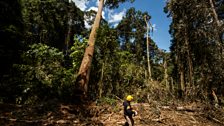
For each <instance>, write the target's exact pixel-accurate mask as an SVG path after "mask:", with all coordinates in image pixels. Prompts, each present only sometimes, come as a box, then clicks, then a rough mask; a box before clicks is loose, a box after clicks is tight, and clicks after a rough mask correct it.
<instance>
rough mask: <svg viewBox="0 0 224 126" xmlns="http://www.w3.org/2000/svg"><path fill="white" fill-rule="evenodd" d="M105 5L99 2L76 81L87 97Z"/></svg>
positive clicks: (100, 0) (102, 1) (101, 1)
mask: <svg viewBox="0 0 224 126" xmlns="http://www.w3.org/2000/svg"><path fill="white" fill-rule="evenodd" d="M103 5H104V0H99V5H98V11H97V14H96V18H95V21H94V24H93V26H92V29H91V33H90V36H89V40H88V47H87V48H86V50H85V53H84V57H83V59H82V63H81V66H80V68H79V73H78V77H77V79H76V86H78V88H79V89H80V90H81V91H82V93H83V94H84V95H85V96H86V95H87V91H88V83H89V75H90V69H91V63H92V59H93V53H94V47H95V41H96V35H97V29H98V28H99V26H100V21H101V15H102V11H103ZM76 88H77V87H76Z"/></svg>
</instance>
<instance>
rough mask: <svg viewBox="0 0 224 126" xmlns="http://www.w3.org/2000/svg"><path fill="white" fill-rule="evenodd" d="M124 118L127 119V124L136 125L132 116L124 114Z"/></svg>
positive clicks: (126, 125) (128, 125) (127, 125)
mask: <svg viewBox="0 0 224 126" xmlns="http://www.w3.org/2000/svg"><path fill="white" fill-rule="evenodd" d="M124 118H125V119H126V122H125V124H124V125H125V126H134V119H133V118H132V116H127V115H124Z"/></svg>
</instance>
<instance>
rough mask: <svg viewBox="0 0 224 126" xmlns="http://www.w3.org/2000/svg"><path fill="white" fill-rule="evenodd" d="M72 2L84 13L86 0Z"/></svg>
mask: <svg viewBox="0 0 224 126" xmlns="http://www.w3.org/2000/svg"><path fill="white" fill-rule="evenodd" d="M72 1H73V2H75V5H76V6H77V7H78V8H80V10H82V11H85V10H86V8H87V5H88V3H89V2H88V1H87V0H72Z"/></svg>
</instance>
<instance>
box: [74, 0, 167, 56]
mask: <svg viewBox="0 0 224 126" xmlns="http://www.w3.org/2000/svg"><path fill="white" fill-rule="evenodd" d="M73 1H74V2H75V4H76V5H77V6H78V7H79V8H80V9H81V10H82V11H88V10H91V9H92V10H95V11H97V7H98V0H73ZM165 5H166V0H135V2H134V3H129V2H126V3H123V4H120V5H119V7H118V8H117V9H112V10H111V9H108V8H104V10H103V13H102V16H103V18H104V19H106V20H107V21H108V22H109V24H110V25H111V26H116V25H117V24H118V23H119V21H121V19H122V17H123V16H125V14H126V11H127V10H128V9H129V8H131V7H134V8H135V9H136V10H140V11H142V12H148V14H149V15H151V23H152V25H153V27H154V31H153V34H150V37H151V38H152V39H153V40H154V41H155V43H156V44H157V45H158V47H159V48H160V49H164V50H166V51H168V52H169V47H170V40H171V37H170V34H169V32H168V31H169V25H170V23H171V19H170V18H168V17H167V15H166V14H165V13H164V12H163V8H164V6H165ZM86 27H87V28H90V26H88V25H87V24H86Z"/></svg>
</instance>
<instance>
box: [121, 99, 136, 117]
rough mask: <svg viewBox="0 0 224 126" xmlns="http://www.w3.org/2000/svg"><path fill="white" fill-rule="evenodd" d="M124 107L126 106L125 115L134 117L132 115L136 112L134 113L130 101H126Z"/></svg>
mask: <svg viewBox="0 0 224 126" xmlns="http://www.w3.org/2000/svg"><path fill="white" fill-rule="evenodd" d="M123 106H124V115H126V116H132V114H134V112H133V111H132V107H131V103H130V102H129V101H124V102H123Z"/></svg>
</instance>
